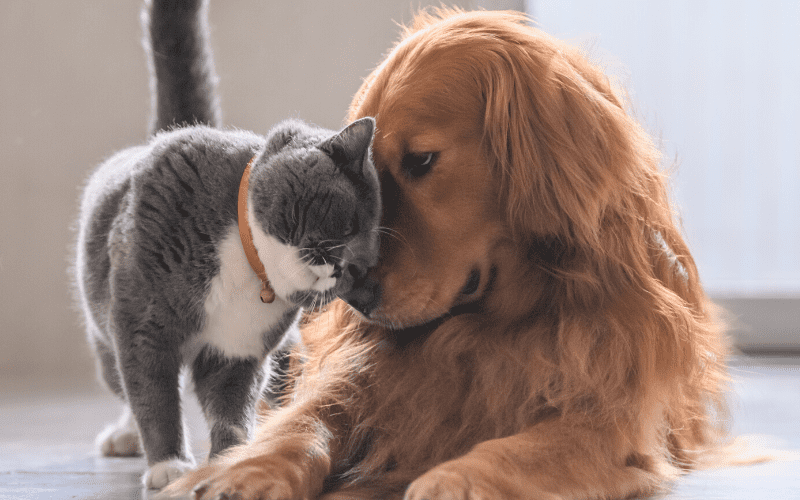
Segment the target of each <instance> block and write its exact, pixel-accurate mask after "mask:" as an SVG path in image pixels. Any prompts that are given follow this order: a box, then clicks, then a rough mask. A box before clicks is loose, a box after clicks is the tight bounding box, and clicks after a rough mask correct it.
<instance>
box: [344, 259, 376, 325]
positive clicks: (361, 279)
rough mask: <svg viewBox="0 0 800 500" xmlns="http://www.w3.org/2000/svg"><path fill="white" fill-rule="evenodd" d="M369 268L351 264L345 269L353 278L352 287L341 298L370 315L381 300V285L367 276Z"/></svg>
mask: <svg viewBox="0 0 800 500" xmlns="http://www.w3.org/2000/svg"><path fill="white" fill-rule="evenodd" d="M367 271H368V269H366V268H362V267H360V266H356V265H354V264H350V265H349V266H347V269H346V270H345V272H346V273H348V274H349V275H350V276H351V277H352V279H353V286H352V288H351V289H350V290H349V291H348V292H346V293H343V294H342V295H341V298H342V299H343V300H344V301H345V302H347V303H348V304H350V306H351V307H352V308H353V309H355V310H356V311H358V312H360V313H361V314H363V315H364V317H367V318H368V317H369V315H370V313H372V311H374V310H375V309H376V308H377V307H378V304H379V303H380V300H381V286H380V283H378V282H377V281H376V280H375V279H373V278H370V277H369V276H367Z"/></svg>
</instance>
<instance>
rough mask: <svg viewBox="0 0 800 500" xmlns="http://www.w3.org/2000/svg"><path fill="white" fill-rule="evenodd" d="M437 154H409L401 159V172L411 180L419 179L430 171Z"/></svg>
mask: <svg viewBox="0 0 800 500" xmlns="http://www.w3.org/2000/svg"><path fill="white" fill-rule="evenodd" d="M438 156H439V153H409V154H407V155H405V156H404V157H403V171H404V172H405V173H406V174H408V176H409V177H411V178H412V179H419V178H420V177H422V176H424V175H425V174H427V173H428V172H430V171H431V168H432V167H433V164H434V163H436V159H437V158H438Z"/></svg>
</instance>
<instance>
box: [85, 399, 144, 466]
mask: <svg viewBox="0 0 800 500" xmlns="http://www.w3.org/2000/svg"><path fill="white" fill-rule="evenodd" d="M95 443H96V445H97V448H98V449H99V450H100V453H101V454H102V455H103V456H104V457H138V456H139V455H141V454H142V442H141V440H140V439H139V430H138V429H137V428H136V422H135V421H134V420H133V415H132V414H131V411H130V410H129V409H128V408H126V409H125V411H124V412H123V414H122V416H121V417H120V419H119V421H117V422H115V423H113V424H111V425H109V426H108V427H106V428H105V429H104V430H103V432H101V433H100V434H98V435H97V439H95Z"/></svg>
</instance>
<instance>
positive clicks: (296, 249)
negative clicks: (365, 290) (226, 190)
mask: <svg viewBox="0 0 800 500" xmlns="http://www.w3.org/2000/svg"><path fill="white" fill-rule="evenodd" d="M374 131H375V121H374V120H373V119H372V118H362V119H360V120H357V121H355V122H353V123H351V124H350V125H348V126H347V127H345V128H344V129H343V130H341V131H340V132H338V133H331V132H328V131H321V129H317V128H313V127H311V126H309V125H305V124H303V123H302V122H298V121H289V122H285V123H283V124H280V125H278V126H276V127H275V128H273V131H272V132H271V133H270V134H269V136H268V138H267V145H266V148H265V151H264V152H262V153H261V154H260V155H259V156H258V157H257V158H256V160H255V161H254V162H253V167H252V172H251V176H250V189H249V202H248V206H249V207H250V210H249V220H250V226H251V229H252V232H253V241H254V243H255V246H256V249H257V250H258V254H259V257H260V258H261V261H262V262H263V264H264V267H265V269H266V272H267V277H268V278H269V280H270V284H271V285H272V288H273V289H274V290H275V293H276V294H277V295H278V296H279V297H281V298H282V299H284V300H288V301H290V302H292V303H295V304H297V305H300V306H304V307H314V306H320V305H323V304H325V303H327V302H330V301H331V300H332V299H333V298H334V297H336V296H340V295H342V294H346V293H347V292H349V291H350V290H351V289H353V287H363V286H364V284H363V281H364V278H365V276H366V273H367V270H368V269H369V268H370V267H373V266H374V265H375V264H376V263H377V260H378V225H379V223H380V218H381V201H380V187H379V184H378V175H377V173H376V172H375V167H374V166H373V165H372V160H371V158H370V145H371V143H372V137H373V133H374ZM322 132H325V133H324V134H323V133H322Z"/></svg>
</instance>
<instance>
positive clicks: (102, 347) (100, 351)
mask: <svg viewBox="0 0 800 500" xmlns="http://www.w3.org/2000/svg"><path fill="white" fill-rule="evenodd" d="M92 345H93V347H94V350H95V353H96V355H97V365H98V371H99V374H100V376H101V378H102V379H103V381H104V382H105V384H106V385H107V386H108V388H109V389H111V391H112V392H113V393H114V394H115V395H116V396H117V397H119V398H120V399H121V400H122V401H123V402H124V404H125V406H124V408H123V410H122V415H121V416H120V418H119V420H117V421H116V422H114V423H113V424H111V425H109V426H108V427H106V428H105V429H104V430H103V431H102V432H101V433H100V434H98V435H97V438H96V439H95V444H96V446H97V449H99V450H100V453H101V454H102V455H103V456H107V457H137V456H139V455H141V454H142V442H141V440H140V439H139V429H138V428H137V427H136V421H135V420H134V418H133V413H132V412H131V408H130V406H129V405H128V402H127V400H126V399H125V391H124V390H123V389H122V379H121V378H120V375H119V369H117V359H116V356H114V351H113V349H112V348H111V347H109V346H108V345H106V343H105V342H104V341H102V340H100V339H99V336H98V335H94V336H93V337H92Z"/></svg>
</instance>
